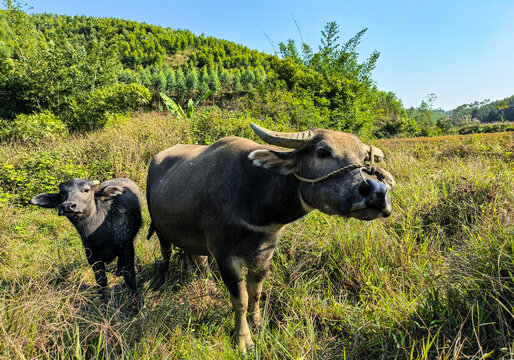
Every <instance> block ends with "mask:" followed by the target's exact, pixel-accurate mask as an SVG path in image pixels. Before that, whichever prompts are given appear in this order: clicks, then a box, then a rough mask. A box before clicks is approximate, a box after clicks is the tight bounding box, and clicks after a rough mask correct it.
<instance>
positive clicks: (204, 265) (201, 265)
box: [191, 255, 209, 279]
mask: <svg viewBox="0 0 514 360" xmlns="http://www.w3.org/2000/svg"><path fill="white" fill-rule="evenodd" d="M191 257H192V258H193V261H194V262H195V264H196V266H198V269H200V275H201V276H202V278H203V279H208V278H209V258H208V257H207V256H203V255H192V256H191Z"/></svg>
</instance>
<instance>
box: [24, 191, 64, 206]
mask: <svg viewBox="0 0 514 360" xmlns="http://www.w3.org/2000/svg"><path fill="white" fill-rule="evenodd" d="M29 204H30V205H36V206H39V207H42V208H47V209H52V208H56V207H58V206H59V205H60V204H61V196H60V195H59V193H52V194H47V193H43V194H39V195H36V196H34V197H33V198H32V199H30V200H29Z"/></svg>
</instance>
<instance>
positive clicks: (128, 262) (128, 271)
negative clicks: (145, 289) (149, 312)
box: [118, 243, 143, 308]
mask: <svg viewBox="0 0 514 360" xmlns="http://www.w3.org/2000/svg"><path fill="white" fill-rule="evenodd" d="M120 259H121V263H122V264H124V267H123V269H121V273H122V274H123V279H124V280H125V284H127V286H128V287H129V289H130V290H131V291H132V300H133V302H134V305H135V306H136V307H137V308H140V307H141V306H143V299H142V298H141V295H140V294H139V291H138V290H137V282H136V269H135V266H134V244H133V243H131V244H130V246H127V248H126V249H125V250H124V252H123V254H122V255H121V257H118V271H120V269H119V265H120Z"/></svg>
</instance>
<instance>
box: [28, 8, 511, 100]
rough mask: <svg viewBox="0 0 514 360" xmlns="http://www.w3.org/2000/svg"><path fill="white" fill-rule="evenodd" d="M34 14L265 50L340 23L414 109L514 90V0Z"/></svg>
mask: <svg viewBox="0 0 514 360" xmlns="http://www.w3.org/2000/svg"><path fill="white" fill-rule="evenodd" d="M29 6H31V7H32V8H33V9H32V10H31V11H32V12H38V13H42V12H51V13H57V14H67V15H82V14H84V15H88V16H97V17H116V18H123V19H129V20H137V21H140V22H146V23H149V24H153V25H160V26H165V27H171V28H175V29H177V28H180V29H188V30H191V31H192V32H193V33H195V34H198V35H199V34H201V33H204V34H205V35H210V36H214V37H217V38H222V39H226V40H230V41H234V42H236V43H240V44H243V45H246V46H248V47H249V48H252V49H257V50H260V51H264V52H267V53H273V51H274V50H273V47H272V45H271V44H270V41H269V40H268V38H269V39H270V40H271V42H272V43H273V44H274V46H275V49H278V46H277V44H278V43H279V42H285V41H287V39H289V38H293V39H295V40H296V41H297V43H300V36H299V32H298V30H297V28H296V25H295V22H294V20H293V18H294V19H295V20H296V22H297V23H298V25H299V27H300V29H301V33H302V37H303V39H304V41H305V42H306V43H308V44H309V45H311V47H314V48H317V46H318V44H319V39H320V32H321V30H322V29H323V27H324V25H325V24H326V23H327V22H328V21H336V22H337V23H338V25H339V29H340V34H339V36H340V40H341V41H342V42H344V41H345V40H346V39H348V38H350V37H351V36H353V35H354V34H355V33H356V32H357V31H359V30H361V29H362V28H368V31H367V33H366V35H365V37H364V39H363V41H362V43H361V47H360V54H361V56H362V59H365V58H366V57H367V56H368V55H369V54H370V53H371V52H372V51H373V50H377V51H379V52H380V58H379V60H378V63H377V67H376V69H375V70H374V72H373V78H374V79H375V80H376V83H377V86H378V88H379V89H381V90H386V91H393V92H394V93H396V95H397V96H398V97H399V98H400V99H402V101H403V104H404V105H405V106H407V107H409V106H417V105H419V104H420V102H421V101H422V100H423V99H426V95H427V94H430V93H435V94H436V95H437V101H436V102H435V107H441V108H443V109H447V110H449V109H453V108H455V107H457V106H458V105H461V104H464V103H469V102H473V101H476V100H483V99H486V98H487V99H491V100H496V99H502V98H505V97H507V96H510V95H513V94H514V1H512V0H486V1H484V0H481V1H476V0H466V1H464V0H432V1H429V0H410V1H407V0H389V1H386V0H360V1H357V0H351V1H349V0H340V1H328V0H317V1H314V0H311V1H303V0H297V1H279V0H275V1H270V0H261V1H244V0H239V1H235V0H223V1H222V0H188V1H183V0H176V1H170V0H168V1H164V0H146V1H140V0H139V1H135V0H123V1H120V0H104V1H99V0H83V1H74V0H29Z"/></svg>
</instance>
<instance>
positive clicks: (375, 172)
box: [293, 146, 385, 185]
mask: <svg viewBox="0 0 514 360" xmlns="http://www.w3.org/2000/svg"><path fill="white" fill-rule="evenodd" d="M369 160H370V163H369V164H365V165H361V164H350V165H346V166H343V167H342V168H339V169H337V170H334V171H332V172H329V173H328V174H325V175H323V176H321V177H319V178H316V179H308V178H304V177H303V176H301V175H299V174H298V173H296V172H293V175H294V176H295V177H296V178H297V179H298V180H300V181H302V182H305V183H308V184H316V183H319V182H321V181H324V180H327V179H329V178H331V177H332V176H335V175H337V174H339V173H343V172H345V171H350V170H353V169H359V173H360V175H361V177H362V180H364V182H365V183H366V184H368V180H366V178H365V177H364V174H363V173H362V172H363V171H364V172H365V173H367V174H369V175H371V176H376V177H377V179H378V181H381V182H384V179H385V175H384V173H383V172H382V170H381V169H380V168H379V167H376V166H375V154H374V149H373V146H370V150H369ZM368 185H369V184H368Z"/></svg>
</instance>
